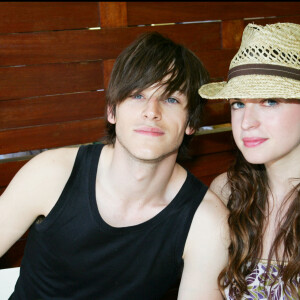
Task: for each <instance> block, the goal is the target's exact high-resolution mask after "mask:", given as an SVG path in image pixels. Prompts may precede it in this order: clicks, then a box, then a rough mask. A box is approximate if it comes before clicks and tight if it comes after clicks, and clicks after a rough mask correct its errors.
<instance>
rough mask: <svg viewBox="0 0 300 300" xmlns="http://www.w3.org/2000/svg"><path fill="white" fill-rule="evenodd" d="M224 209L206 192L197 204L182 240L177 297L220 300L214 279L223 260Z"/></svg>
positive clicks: (225, 247) (225, 238) (226, 240)
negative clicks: (197, 206)
mask: <svg viewBox="0 0 300 300" xmlns="http://www.w3.org/2000/svg"><path fill="white" fill-rule="evenodd" d="M228 245H229V238H228V229H227V209H226V207H225V206H224V204H223V203H222V202H221V200H220V199H219V198H218V197H216V195H215V194H214V193H212V192H211V191H208V192H207V194H206V196H205V198H204V199H203V201H202V203H201V204H200V206H199V208H198V210H197V212H196V214H195V216H194V219H193V222H192V225H191V229H190V232H189V235H188V238H187V241H186V245H185V250H184V256H183V259H184V269H183V275H182V279H181V283H180V288H179V294H178V299H180V300H202V299H203V300H207V299H209V300H221V299H223V297H222V295H221V292H220V291H219V289H218V282H217V278H218V276H219V274H220V272H221V270H222V269H223V268H224V267H225V265H226V263H227V252H228Z"/></svg>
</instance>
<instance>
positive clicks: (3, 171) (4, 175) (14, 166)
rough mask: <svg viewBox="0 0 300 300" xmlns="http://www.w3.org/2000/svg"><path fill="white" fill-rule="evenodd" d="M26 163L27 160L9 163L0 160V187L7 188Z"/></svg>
mask: <svg viewBox="0 0 300 300" xmlns="http://www.w3.org/2000/svg"><path fill="white" fill-rule="evenodd" d="M27 161H28V159H20V160H13V161H9V162H2V161H1V160H0V187H5V186H7V185H8V184H9V182H10V181H11V180H12V179H13V177H14V176H15V174H16V173H17V172H18V171H19V169H20V168H21V167H22V166H24V164H25V163H26V162H27Z"/></svg>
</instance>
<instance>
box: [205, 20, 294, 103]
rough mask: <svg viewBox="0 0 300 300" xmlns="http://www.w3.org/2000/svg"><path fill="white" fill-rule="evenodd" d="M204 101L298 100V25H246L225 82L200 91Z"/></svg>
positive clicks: (210, 85)
mask: <svg viewBox="0 0 300 300" xmlns="http://www.w3.org/2000/svg"><path fill="white" fill-rule="evenodd" d="M199 94H200V96H201V97H203V98H206V99H232V98H240V99H248V98H257V99H260V98H284V99H297V98H300V25H299V24H293V23H276V24H272V25H266V26H259V25H255V24H248V25H247V26H246V28H245V30H244V33H243V37H242V43H241V46H240V49H239V51H238V52H237V54H236V55H235V56H234V57H233V59H232V61H231V63H230V67H229V73H228V81H227V82H226V81H224V82H217V83H209V84H205V85H203V86H202V87H201V88H200V89H199Z"/></svg>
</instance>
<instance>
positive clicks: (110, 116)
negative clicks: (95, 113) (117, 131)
mask: <svg viewBox="0 0 300 300" xmlns="http://www.w3.org/2000/svg"><path fill="white" fill-rule="evenodd" d="M106 114H107V121H108V122H109V123H110V124H116V116H115V114H114V112H113V108H112V107H111V106H108V107H107V108H106Z"/></svg>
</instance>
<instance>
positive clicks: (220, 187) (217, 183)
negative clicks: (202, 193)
mask: <svg viewBox="0 0 300 300" xmlns="http://www.w3.org/2000/svg"><path fill="white" fill-rule="evenodd" d="M227 181H228V179H227V173H226V172H225V173H222V174H221V175H219V176H217V177H216V178H215V179H214V180H213V181H212V183H211V184H210V187H209V188H210V189H211V190H212V191H213V192H214V193H215V194H216V195H217V196H218V197H219V198H220V199H221V200H222V201H223V203H224V204H225V205H226V206H227V203H228V198H229V195H230V187H229V186H228V184H227Z"/></svg>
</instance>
